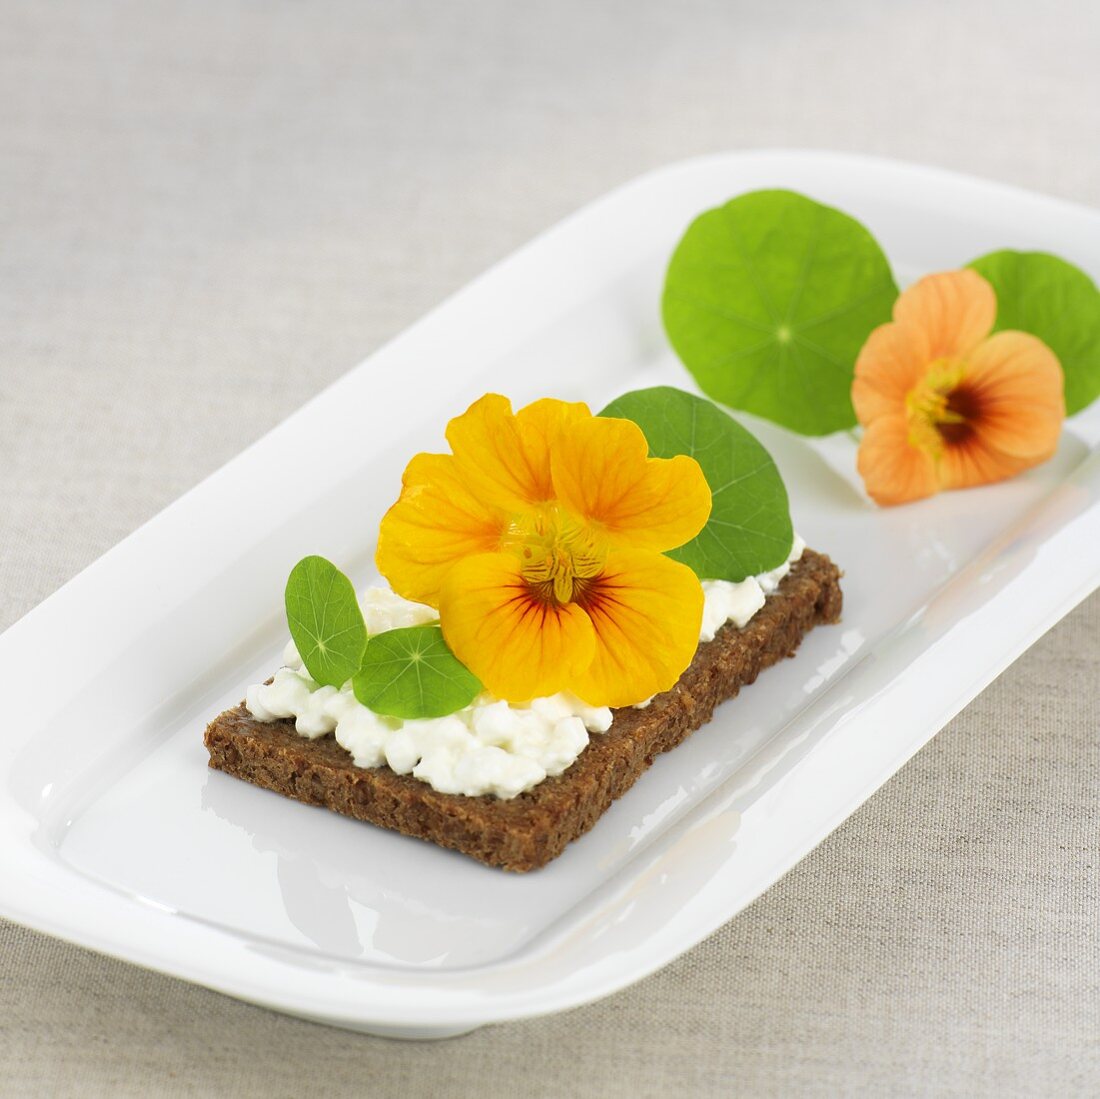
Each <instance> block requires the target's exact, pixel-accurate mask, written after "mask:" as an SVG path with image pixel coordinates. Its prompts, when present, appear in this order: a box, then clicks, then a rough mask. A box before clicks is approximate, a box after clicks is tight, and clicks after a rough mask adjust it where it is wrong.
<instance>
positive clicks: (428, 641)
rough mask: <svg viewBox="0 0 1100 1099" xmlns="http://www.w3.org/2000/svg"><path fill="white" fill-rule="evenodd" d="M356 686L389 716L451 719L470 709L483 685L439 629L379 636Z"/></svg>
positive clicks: (357, 691)
mask: <svg viewBox="0 0 1100 1099" xmlns="http://www.w3.org/2000/svg"><path fill="white" fill-rule="evenodd" d="M352 686H353V688H354V690H355V697H356V698H357V699H359V701H360V702H362V703H363V705H364V706H366V707H367V708H368V709H370V710H373V711H374V712H375V713H376V714H385V715H387V716H389V717H400V718H405V719H409V718H417V717H445V716H446V715H447V714H453V713H454V712H455V710H461V709H462V707H463V706H468V705H469V704H470V703H471V702H472V701H473V700H474V699H475V698H476V697H477V695H478V693H479V692H480V691H481V682H480V680H479V679H478V678H477V676H475V675H474V674H473V673H472V672H471V671H469V670H468V669H467V668H466V666H465V665H464V664H462V663H461V662H460V661H459V660H458V658H457V657H456V656H455V655H454V653H452V652H451V650H450V649H449V648H448V647H447V642H446V641H444V640H443V631H442V630H441V629H440V628H439V627H438V626H409V627H407V628H405V629H400V630H387V631H386V632H385V633H379V634H375V635H374V637H372V638H371V641H370V645H369V646H368V647H367V653H366V656H365V657H364V659H363V666H362V668H361V669H360V671H359V674H358V675H357V676H356V677H355V679H354V681H353V683H352Z"/></svg>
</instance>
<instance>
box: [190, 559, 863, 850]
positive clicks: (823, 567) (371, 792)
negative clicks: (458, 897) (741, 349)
mask: <svg viewBox="0 0 1100 1099" xmlns="http://www.w3.org/2000/svg"><path fill="white" fill-rule="evenodd" d="M839 581H840V571H839V569H837V567H836V566H835V565H834V564H833V563H832V562H831V561H830V560H829V558H828V557H825V556H823V555H822V554H819V553H814V552H813V550H806V551H805V552H804V553H803V555H802V558H801V559H800V560H799V561H798V562H797V563H796V564H795V565H794V566H793V567H792V568H791V571H790V573H789V574H788V575H787V576H786V578H785V579H784V580H783V582H782V583H781V584H780V585H779V588H778V590H777V591H776V592H774V593H773V594H772V595H770V596H768V599H767V601H766V602H765V604H764V606H763V607H762V608H761V609H760V610H759V611H757V613H756V614H755V616H754V617H753V618H752V620H751V621H750V622H749V623H748V624H747V625H746V626H745V627H744V628H743V629H738V628H737V627H735V626H734V625H732V624H729V623H727V625H725V626H724V627H723V628H722V629H721V630H720V631H719V632H718V635H717V637H715V639H714V640H713V641H710V642H708V643H706V644H703V645H700V646H699V650H698V652H697V653H696V654H695V659H694V660H693V661H692V663H691V665H690V666H689V667H688V669H687V671H685V672H684V674H683V675H682V676H681V677H680V679H679V681H678V682H677V684H676V686H675V687H673V688H672V690H670V691H666V692H665V693H664V694H662V695H658V696H657V697H656V698H655V699H654V700H653V701H652V702H651V703H650V704H649V706H647V707H646V708H645V709H641V710H639V709H634V708H628V709H622V710H616V711H615V716H614V721H613V723H612V725H611V728H610V730H608V732H606V733H596V734H594V735H593V736H592V739H591V742H590V743H589V745H588V747H587V748H585V749H584V751H583V752H581V754H580V756H579V757H578V759H577V761H576V762H575V763H574V764H573V765H572V766H571V767H569V768H568V769H567V770H566V771H565V772H564V773H563V774H561V775H558V776H556V777H553V778H547V779H545V780H544V781H542V782H540V783H539V784H538V785H537V786H536V787H534V789H532V790H528V791H527V792H526V793H523V794H520V795H519V796H518V797H515V798H512V799H511V800H509V801H502V800H500V799H498V798H495V797H492V796H483V797H466V796H464V795H462V794H441V793H439V792H438V791H437V790H433V789H432V787H431V786H429V785H428V784H427V783H426V782H421V781H420V780H419V779H415V778H413V777H412V776H411V775H399V774H397V773H396V772H394V771H391V770H390V769H389V768H388V767H371V768H364V767H356V766H355V765H354V764H353V763H352V761H351V756H350V755H349V754H348V753H347V752H346V751H345V750H344V749H343V748H341V747H340V745H339V744H337V743H336V740H335V738H333V737H331V736H328V737H323V738H321V739H319V740H307V739H305V738H304V737H301V736H299V735H298V734H297V733H296V732H295V731H294V723H293V721H292V720H285V721H276V722H271V723H268V722H262V721H257V720H256V719H255V718H253V717H252V716H251V715H250V714H249V713H248V711H247V710H246V709H245V708H244V706H243V705H241V706H238V707H237V708H236V709H234V710H227V711H226V712H225V713H223V714H221V715H219V716H218V717H217V718H215V719H214V721H212V722H211V723H210V725H209V726H208V727H207V730H206V737H205V742H206V747H207V749H208V750H209V752H210V766H211V767H216V768H218V769H219V770H222V771H226V772H227V773H228V774H231V775H235V776H236V777H237V778H242V779H244V780H245V781H247V782H252V783H255V784H256V785H257V786H263V787H265V788H266V789H268V790H274V791H276V792H277V793H280V794H285V795H286V796H287V797H292V798H297V799H298V800H299V801H304V802H307V803H309V804H310V805H323V806H326V807H327V808H329V809H334V810H335V811H336V812H338V813H344V814H346V815H347V816H349V817H356V818H357V819H359V820H365V821H369V822H370V823H372V824H379V825H381V826H382V827H383V828H392V829H395V830H396V831H398V832H403V833H404V834H405V835H408V836H418V837H419V838H421V839H426V840H431V841H432V842H433V843H437V844H440V845H442V846H443V847H452V848H454V849H455V850H456V851H461V852H463V853H464V854H467V855H470V856H471V857H473V858H475V859H479V860H480V861H481V862H484V863H488V864H489V865H490V866H499V867H503V868H504V869H506V870H534V869H536V868H537V867H539V866H544V865H545V864H546V863H548V862H549V861H550V860H551V859H553V858H556V857H557V856H558V855H560V854H561V852H562V851H563V850H564V848H565V846H566V845H567V844H568V843H570V842H571V841H572V840H575V839H577V837H578V836H582V835H583V834H584V833H585V832H587V831H588V829H589V828H591V827H592V826H593V825H594V824H595V823H596V821H597V820H598V819H599V817H600V815H601V814H602V813H603V812H604V811H605V810H606V809H607V808H608V806H610V804H611V803H612V802H613V801H614V800H615V799H616V798H618V797H621V796H622V795H623V794H625V793H626V791H627V790H629V789H630V787H631V786H633V785H634V783H635V782H636V781H637V779H638V777H639V776H640V775H641V774H642V772H643V771H645V769H646V768H647V767H648V766H649V765H650V764H651V763H652V762H653V760H654V758H655V757H656V756H658V755H659V754H660V753H661V752H667V751H668V750H669V749H670V748H675V747H676V745H677V744H679V743H680V742H681V741H682V740H684V738H685V737H687V736H688V734H689V733H692V732H693V731H694V730H696V729H698V728H699V727H700V726H701V725H703V724H705V723H706V722H707V721H709V720H710V717H711V714H712V713H713V712H714V707H715V706H717V705H718V703H719V702H722V701H723V700H725V699H728V698H732V697H733V696H734V695H736V694H737V692H738V691H739V690H740V689H741V688H742V687H743V686H745V685H746V684H749V683H752V682H753V680H755V679H756V677H757V675H758V674H759V673H760V671H761V670H762V669H763V668H767V667H768V666H770V665H772V664H775V663H776V662H777V661H779V660H781V659H782V658H783V657H785V656H793V655H794V651H795V649H796V648H797V647H798V645H799V642H801V640H802V638H803V637H804V636H805V635H806V633H807V632H808V631H809V630H810V629H811V628H812V627H813V626H815V625H816V624H818V623H819V622H835V621H836V620H837V619H838V618H839V617H840V608H841V598H842V597H841V592H840V583H839Z"/></svg>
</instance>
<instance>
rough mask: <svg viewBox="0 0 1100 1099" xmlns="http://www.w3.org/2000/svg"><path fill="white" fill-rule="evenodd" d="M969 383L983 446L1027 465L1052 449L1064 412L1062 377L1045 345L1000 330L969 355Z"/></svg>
mask: <svg viewBox="0 0 1100 1099" xmlns="http://www.w3.org/2000/svg"><path fill="white" fill-rule="evenodd" d="M965 385H966V386H967V387H968V388H969V389H970V390H971V391H972V392H973V395H974V400H975V404H976V406H977V410H978V414H977V416H976V417H975V419H974V422H973V424H972V427H973V429H974V430H975V432H977V434H979V435H980V436H981V438H982V441H983V443H984V444H985V445H987V446H989V447H991V448H992V449H994V450H997V451H1000V452H1001V453H1003V454H1005V455H1012V456H1014V457H1018V458H1026V459H1030V461H1029V462H1028V463H1027V464H1028V465H1034V464H1036V463H1038V462H1041V461H1044V460H1045V459H1047V458H1049V457H1050V456H1051V455H1052V454H1053V453H1054V451H1055V449H1056V448H1057V446H1058V436H1059V434H1060V433H1061V430H1062V421H1063V419H1064V418H1065V414H1066V405H1065V399H1064V397H1063V388H1064V379H1063V376H1062V368H1061V366H1060V365H1059V363H1058V359H1057V356H1055V354H1054V352H1053V351H1051V350H1050V348H1049V347H1047V345H1046V344H1045V343H1043V342H1042V341H1041V340H1039V339H1037V338H1036V337H1035V336H1030V335H1028V334H1026V333H1024V332H998V333H997V335H995V336H993V337H991V338H990V339H988V340H986V341H985V343H983V344H982V345H981V346H980V347H979V348H978V349H977V350H976V351H975V352H974V353H973V354H972V355H971V356H970V359H969V361H968V363H967V370H966V375H965Z"/></svg>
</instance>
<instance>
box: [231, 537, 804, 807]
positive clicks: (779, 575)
mask: <svg viewBox="0 0 1100 1099" xmlns="http://www.w3.org/2000/svg"><path fill="white" fill-rule="evenodd" d="M805 548H806V543H805V542H803V541H802V539H801V538H799V537H798V535H797V534H796V535H795V538H794V545H793V546H792V548H791V553H790V556H789V557H788V558H787V561H786V562H785V563H784V564H782V565H780V566H779V567H778V568H777V569H773V570H772V571H771V572H767V573H763V574H762V575H760V576H754V577H749V578H748V579H747V580H743V581H741V582H740V583H737V584H735V583H731V582H730V581H728V580H704V581H703V592H704V597H705V598H704V605H703V623H702V627H701V629H700V631H699V640H700V642H705V641H712V640H714V636H715V634H717V632H718V631H719V630H720V629H721V628H722V626H723V625H725V623H726V622H734V623H735V624H736V625H737V626H738V627H741V626H744V625H745V624H746V623H747V622H748V621H749V620H750V619H751V618H752V616H753V615H754V614H756V612H757V611H758V610H759V609H760V608H761V607H762V606H763V605H764V599H765V596H766V595H769V594H771V593H772V592H774V591H775V589H776V588H777V587H778V586H779V582H780V581H781V580H782V579H783V577H784V576H786V575H787V573H788V572H790V569H791V565H792V564H793V563H794V562H795V561H797V560H798V559H799V558H800V557H801V556H802V551H803V550H804V549H805ZM359 603H360V606H361V607H362V610H363V619H364V621H365V622H366V625H367V633H368V634H377V633H384V632H385V631H386V630H393V629H401V628H403V627H406V626H421V625H425V624H427V623H430V622H435V621H437V620H438V618H439V615H438V613H437V612H436V611H435V610H434V609H433V608H431V607H427V606H424V605H423V604H421V603H411V602H409V601H408V600H407V599H402V598H401V597H400V596H399V595H397V594H395V593H394V592H393V591H391V590H390V589H389V588H383V587H372V588H368V589H367V590H366V591H365V592H363V593H362V595H360V597H359ZM650 701H652V700H651V699H647V700H646V701H645V702H640V703H638V707H639V708H642V707H644V706H647V705H648V704H649V702H650ZM245 707H246V708H247V710H248V712H249V713H250V714H252V716H253V717H254V718H256V720H257V721H278V720H280V719H281V718H294V727H295V729H296V730H297V731H298V733H299V734H300V735H301V736H304V737H308V738H309V739H311V740H313V739H316V738H317V737H321V736H327V735H328V734H329V733H334V734H335V736H336V741H337V743H339V744H340V746H341V747H343V748H344V749H346V750H347V751H348V752H349V753H350V754H351V757H352V760H353V762H354V763H355V765H356V766H357V767H381V766H382V765H383V764H385V765H387V766H388V767H389V768H390V769H391V770H393V771H396V772H397V773H398V774H399V775H412V776H413V778H417V779H420V780H421V781H422V782H426V783H428V785H430V786H431V787H432V788H433V789H435V790H438V791H439V792H440V793H444V794H466V795H468V796H471V797H473V796H477V795H479V794H493V795H495V796H496V797H499V798H514V797H515V796H516V795H517V794H521V793H523V791H524V790H530V789H531V788H532V787H533V786H537V785H538V784H539V783H540V782H542V780H543V779H544V778H546V777H547V776H548V775H560V774H561V773H562V772H563V771H564V770H565V769H566V768H567V767H569V766H570V765H572V764H573V763H574V762H575V761H576V759H577V757H578V756H579V755H580V754H581V752H582V751H584V749H585V747H587V745H588V739H589V733H605V732H607V730H608V729H610V728H611V716H612V715H611V710H610V709H608V707H606V706H589V705H588V704H587V703H585V702H583V701H581V699H579V698H576V697H574V696H573V695H571V694H556V695H551V696H550V697H548V698H536V699H533V700H532V701H531V702H529V703H526V704H522V705H521V704H516V703H510V702H504V701H502V700H500V699H498V698H494V697H493V696H492V695H490V694H488V693H483V694H481V695H479V696H478V697H477V698H475V699H474V701H473V702H472V703H470V705H469V706H467V707H466V708H465V709H462V710H459V711H458V712H457V713H454V714H449V715H448V716H447V717H436V718H418V719H415V720H408V721H402V720H401V719H399V718H393V717H383V716H382V715H380V714H376V713H374V712H373V711H372V710H368V709H367V707H366V706H364V705H363V704H362V703H361V702H359V700H358V699H357V698H356V697H355V695H354V693H353V692H352V689H351V683H345V684H344V686H343V687H342V688H339V689H338V688H336V687H329V686H325V687H322V686H319V685H318V684H317V683H315V682H314V680H313V679H312V678H311V677H310V675H309V673H308V672H307V671H306V670H305V668H304V667H303V666H302V660H301V657H300V656H299V655H298V651H297V649H296V648H295V647H294V642H293V641H291V642H289V643H288V644H287V646H286V648H285V649H284V651H283V667H282V668H280V669H279V670H278V671H277V672H276V673H275V678H274V679H273V680H272V681H271V682H270V683H257V684H254V685H253V686H251V687H249V688H248V691H247V693H246V695H245Z"/></svg>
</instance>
